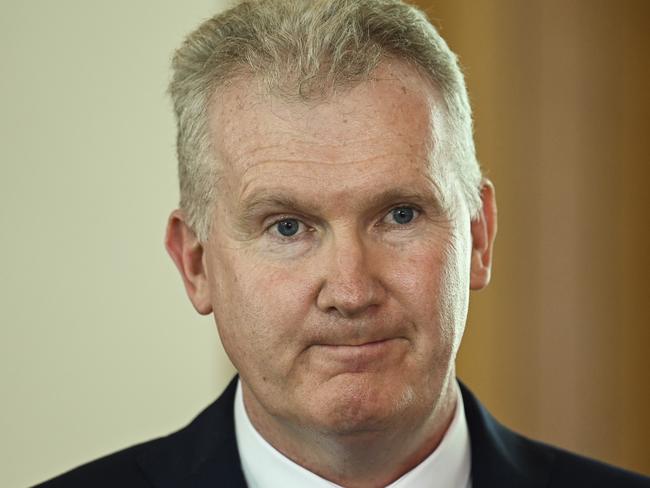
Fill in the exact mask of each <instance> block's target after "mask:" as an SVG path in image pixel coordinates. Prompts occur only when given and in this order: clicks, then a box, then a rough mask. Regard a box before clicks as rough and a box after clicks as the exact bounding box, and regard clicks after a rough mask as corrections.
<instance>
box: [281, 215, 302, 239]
mask: <svg viewBox="0 0 650 488" xmlns="http://www.w3.org/2000/svg"><path fill="white" fill-rule="evenodd" d="M275 226H276V228H277V229H278V232H279V233H280V234H281V235H283V236H284V237H292V236H294V235H296V233H297V232H298V229H299V227H300V222H299V221H298V220H297V219H284V220H280V221H279V222H278V223H277V224H275Z"/></svg>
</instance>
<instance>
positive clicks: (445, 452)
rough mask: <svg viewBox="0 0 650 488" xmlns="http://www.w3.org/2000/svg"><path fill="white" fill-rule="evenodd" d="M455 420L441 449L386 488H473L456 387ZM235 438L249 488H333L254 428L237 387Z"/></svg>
mask: <svg viewBox="0 0 650 488" xmlns="http://www.w3.org/2000/svg"><path fill="white" fill-rule="evenodd" d="M456 392H457V397H458V401H457V404H456V410H455V412H454V418H453V419H452V421H451V424H450V425H449V428H448V429H447V432H446V433H445V435H444V437H443V438H442V441H441V442H440V444H439V445H438V447H437V448H436V449H435V450H434V451H433V452H432V453H431V454H430V455H429V456H428V457H427V458H426V459H424V460H423V461H422V462H421V463H420V464H418V465H417V466H415V467H414V468H413V469H412V470H411V471H409V472H407V473H406V474H404V475H403V476H402V477H401V478H399V479H397V480H396V481H394V482H393V483H391V484H390V485H388V487H387V488H424V487H427V488H471V479H470V469H471V453H470V441H469V433H468V430H467V422H466V420H465V408H464V406H463V397H462V395H461V393H460V388H459V387H458V384H457V383H456ZM235 434H236V437H237V448H238V449H239V457H240V459H241V464H242V470H243V472H244V477H245V478H246V483H247V484H248V486H249V487H250V488H293V487H296V488H332V487H339V485H337V484H335V483H332V482H331V481H328V480H326V479H324V478H321V477H320V476H318V475H316V474H314V473H312V472H311V471H309V470H307V469H305V468H303V467H302V466H300V465H299V464H296V463H294V462H293V461H292V460H291V459H289V458H288V457H286V456H285V455H284V454H282V453H280V452H279V451H278V450H277V449H275V448H274V447H273V446H271V444H269V443H268V442H267V441H266V440H265V439H264V438H263V437H262V436H261V435H260V434H259V433H258V432H257V430H255V427H253V424H252V423H251V421H250V419H249V418H248V414H247V413H246V408H245V407H244V399H243V395H242V391H241V383H237V393H236V395H235Z"/></svg>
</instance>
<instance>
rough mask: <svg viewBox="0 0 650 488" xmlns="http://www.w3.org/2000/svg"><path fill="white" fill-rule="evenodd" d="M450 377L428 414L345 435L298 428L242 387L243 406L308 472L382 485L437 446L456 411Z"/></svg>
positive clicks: (354, 487) (356, 485)
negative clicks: (262, 405)
mask: <svg viewBox="0 0 650 488" xmlns="http://www.w3.org/2000/svg"><path fill="white" fill-rule="evenodd" d="M453 378H454V376H453V375H452V376H451V380H450V381H447V382H446V383H445V384H444V386H443V389H442V391H441V393H440V395H439V397H438V401H437V402H436V404H435V405H434V406H433V408H432V409H431V411H430V412H429V414H428V415H427V416H426V417H425V418H424V419H422V418H417V419H416V420H415V421H409V416H408V415H403V416H401V417H400V418H399V419H396V421H395V422H392V423H391V425H389V426H386V427H385V428H382V429H376V430H365V431H358V432H349V433H345V434H341V433H332V432H325V433H324V432H321V431H315V430H313V429H305V428H301V427H296V426H295V424H293V423H289V422H288V421H284V420H283V419H279V418H276V417H274V416H272V415H269V414H268V413H267V412H266V411H265V410H264V409H263V408H261V405H259V403H258V402H257V401H256V399H255V397H254V395H253V394H252V392H250V390H249V389H248V388H247V387H246V386H245V384H243V385H242V386H243V394H244V404H245V407H246V411H247V413H248V416H249V418H250V420H251V422H252V424H253V426H254V427H255V429H256V430H257V431H258V432H259V433H260V434H261V435H262V437H264V438H265V439H266V440H267V442H269V443H270V444H271V445H272V446H273V447H274V448H275V449H277V450H278V451H279V452H281V453H282V454H283V455H285V456H286V457H288V458H289V459H291V460H292V461H293V462H295V463H297V464H299V465H301V466H303V467H304V468H306V469H308V470H309V471H311V472H313V473H315V474H317V475H318V476H320V477H322V478H325V479H327V480H329V481H331V482H333V483H336V484H338V485H341V486H346V487H350V488H365V487H373V486H386V485H388V484H390V483H392V482H393V481H395V480H397V479H399V478H400V477H401V476H402V475H404V474H405V473H407V472H409V471H410V470H411V469H413V468H414V467H415V466H417V465H418V464H420V463H421V462H422V461H423V460H424V459H425V458H426V457H427V456H429V454H431V453H432V452H433V451H434V450H435V449H436V448H437V447H438V445H439V444H440V442H441V440H442V438H443V437H444V435H445V433H446V432H447V429H448V427H449V425H450V423H451V421H452V418H453V415H454V409H455V406H456V392H455V386H454V381H455V380H454V379H453Z"/></svg>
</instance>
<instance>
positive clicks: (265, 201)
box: [241, 187, 444, 221]
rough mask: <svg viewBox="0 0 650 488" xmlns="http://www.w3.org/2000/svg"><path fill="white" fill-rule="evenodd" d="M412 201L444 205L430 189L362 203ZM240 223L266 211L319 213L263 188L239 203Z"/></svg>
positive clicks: (395, 191) (397, 191)
mask: <svg viewBox="0 0 650 488" xmlns="http://www.w3.org/2000/svg"><path fill="white" fill-rule="evenodd" d="M400 201H403V202H404V203H408V202H413V203H416V204H419V205H422V206H431V207H433V208H434V210H436V211H442V209H443V207H444V206H443V204H442V201H441V198H440V194H439V192H438V191H437V190H436V189H434V188H432V189H431V190H430V191H418V190H416V189H413V188H408V189H407V188H401V187H396V188H390V189H387V190H385V191H382V192H379V193H376V194H374V195H372V196H370V197H369V198H368V199H366V200H364V207H366V208H370V209H380V208H381V207H383V206H385V205H388V204H389V203H398V202H400ZM241 208H242V218H243V220H246V221H248V220H252V219H254V218H255V217H256V216H257V215H258V214H260V213H262V212H264V211H268V210H269V209H276V208H277V209H282V210H285V211H287V212H297V213H303V214H305V213H306V214H311V215H315V214H317V213H318V205H317V203H315V202H314V203H312V202H308V201H303V200H301V199H299V198H297V197H296V196H294V195H291V194H288V193H287V192H286V190H284V189H282V190H280V189H278V190H274V189H264V190H261V191H259V192H255V193H254V194H253V195H252V196H251V197H249V198H245V199H244V200H243V201H242V202H241Z"/></svg>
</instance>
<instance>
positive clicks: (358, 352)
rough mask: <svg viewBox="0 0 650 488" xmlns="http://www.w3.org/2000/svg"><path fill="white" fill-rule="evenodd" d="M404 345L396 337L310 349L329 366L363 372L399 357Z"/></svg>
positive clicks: (403, 340)
mask: <svg viewBox="0 0 650 488" xmlns="http://www.w3.org/2000/svg"><path fill="white" fill-rule="evenodd" d="M405 343H406V341H405V339H403V338H401V337H397V338H388V339H380V340H374V341H368V342H360V343H352V344H345V343H343V344H315V345H313V346H312V348H313V349H314V352H315V353H317V354H318V356H319V357H320V359H322V360H323V361H325V362H326V363H328V364H329V365H331V366H338V367H342V368H343V369H344V370H348V371H363V370H366V369H368V368H370V367H373V366H377V365H381V364H384V363H385V362H386V361H390V359H391V358H393V359H394V358H396V357H398V356H401V354H402V353H403V351H402V349H403V347H402V346H403V345H404V344H405Z"/></svg>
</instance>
